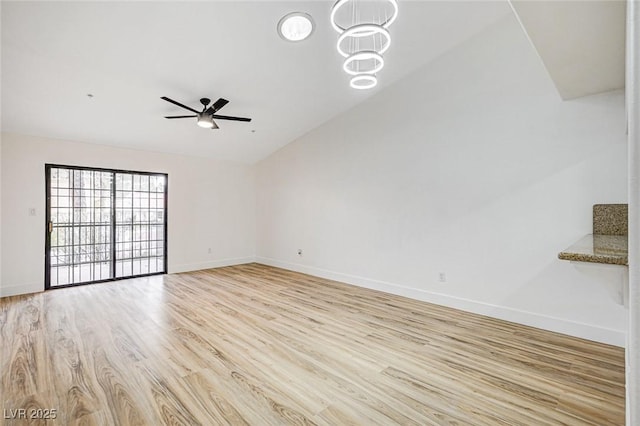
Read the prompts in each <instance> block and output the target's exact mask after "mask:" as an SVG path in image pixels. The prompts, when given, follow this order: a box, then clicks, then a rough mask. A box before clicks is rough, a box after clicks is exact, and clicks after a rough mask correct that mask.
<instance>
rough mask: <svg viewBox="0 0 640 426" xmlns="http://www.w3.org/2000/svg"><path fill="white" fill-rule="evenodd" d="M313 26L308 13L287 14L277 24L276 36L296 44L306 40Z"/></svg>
mask: <svg viewBox="0 0 640 426" xmlns="http://www.w3.org/2000/svg"><path fill="white" fill-rule="evenodd" d="M314 28H315V25H314V23H313V18H312V17H311V15H309V14H308V13H304V12H292V13H288V14H286V15H285V16H283V17H282V19H280V21H279V22H278V34H279V35H280V37H282V38H283V39H284V40H287V41H293V42H298V41H302V40H305V39H307V38H308V37H309V36H310V35H311V33H313V30H314Z"/></svg>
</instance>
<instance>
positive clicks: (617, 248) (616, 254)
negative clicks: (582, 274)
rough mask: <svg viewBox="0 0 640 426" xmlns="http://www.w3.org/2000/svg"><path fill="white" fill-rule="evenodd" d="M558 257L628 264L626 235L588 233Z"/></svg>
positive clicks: (611, 263)
mask: <svg viewBox="0 0 640 426" xmlns="http://www.w3.org/2000/svg"><path fill="white" fill-rule="evenodd" d="M558 258H559V259H562V260H572V261H575V262H591V263H607V264H610V265H628V262H629V260H628V248H627V236H626V235H587V236H586V237H584V238H582V239H581V240H580V241H578V242H577V243H575V244H573V245H572V246H571V247H569V248H567V249H566V250H564V251H562V252H560V253H559V254H558Z"/></svg>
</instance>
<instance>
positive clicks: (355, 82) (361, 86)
mask: <svg viewBox="0 0 640 426" xmlns="http://www.w3.org/2000/svg"><path fill="white" fill-rule="evenodd" d="M376 84H378V79H377V78H376V76H375V75H371V74H360V75H356V76H354V77H353V78H352V79H351V81H350V82H349V85H350V86H351V87H353V88H354V89H358V90H366V89H371V88H373V87H375V86H376Z"/></svg>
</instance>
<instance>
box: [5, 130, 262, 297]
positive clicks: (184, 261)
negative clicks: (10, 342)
mask: <svg viewBox="0 0 640 426" xmlns="http://www.w3.org/2000/svg"><path fill="white" fill-rule="evenodd" d="M45 163H55V164H64V165H78V166H89V167H104V168H114V169H127V170H137V171H151V172H163V173H168V174H169V186H168V197H169V207H168V221H169V231H168V248H169V254H168V256H169V271H170V272H180V271H188V270H196V269H203V268H208V267H215V266H222V265H228V264H236V263H244V262H249V261H252V260H253V257H254V254H255V192H254V173H253V170H252V169H251V168H250V167H249V166H241V165H235V164H229V163H221V162H216V161H212V160H206V159H199V158H193V157H183V156H177V155H170V154H160V153H150V152H143V151H133V150H127V149H120V148H113V147H108V146H100V145H92V144H84V143H77V142H66V141H60V140H54V139H44V138H37V137H31V136H24V135H15V134H4V133H3V134H2V158H1V162H0V164H1V174H2V177H1V183H2V186H1V188H2V215H1V226H2V230H3V234H2V244H1V250H2V264H3V265H4V268H2V279H1V281H0V295H2V296H7V295H10V294H20V293H27V292H33V291H41V290H43V288H44V235H45V234H44V229H45V216H44V214H45V172H44V164H45ZM31 207H35V208H36V216H29V215H28V213H29V208H31ZM209 248H211V250H212V253H211V254H209V253H208V249H209Z"/></svg>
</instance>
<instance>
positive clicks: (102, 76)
mask: <svg viewBox="0 0 640 426" xmlns="http://www.w3.org/2000/svg"><path fill="white" fill-rule="evenodd" d="M331 5H332V1H308V2H299V1H283V2H272V1H254V2H245V1H237V0H236V1H228V2H222V1H210V2H57V1H54V2H6V1H3V2H2V5H1V13H2V80H1V84H2V92H1V95H2V110H1V111H2V130H3V131H6V132H14V133H24V134H30V135H37V136H46V137H52V138H59V139H66V140H76V141H82V142H89V143H99V144H106V145H114V146H121V147H128V148H134V149H142V150H150V151H159V152H169V153H178V154H186V155H193V156H201V157H210V158H217V159H222V160H229V161H234V162H241V163H247V164H252V163H254V162H256V161H259V160H260V159H262V158H264V157H266V156H268V155H269V154H271V153H272V152H274V151H276V150H277V149H279V148H281V147H282V146H284V145H286V144H287V143H289V142H292V141H293V140H295V139H296V138H297V137H299V136H301V135H303V134H304V133H306V132H308V131H310V130H312V129H313V128H315V127H317V126H318V125H320V124H322V123H324V122H326V121H327V120H329V119H330V118H332V117H333V116H335V115H337V114H339V113H341V112H343V111H345V110H347V109H349V108H352V107H353V106H355V105H356V104H357V103H359V102H361V101H363V100H364V99H366V98H367V97H369V96H371V95H373V94H375V93H376V92H377V91H379V90H381V89H383V88H384V87H385V86H388V85H389V84H391V83H393V82H394V81H397V80H399V79H400V78H402V77H403V76H405V75H407V74H408V73H410V72H411V71H414V70H416V69H417V68H419V67H420V66H421V65H424V64H426V63H427V62H429V61H431V60H432V59H434V58H435V57H437V56H439V55H441V54H442V53H444V52H445V51H446V50H448V49H450V48H451V47H453V46H455V45H457V44H459V43H461V42H462V41H464V40H466V39H468V38H470V37H471V36H473V35H474V34H475V33H477V32H479V31H481V30H482V29H483V28H485V27H487V26H488V25H490V24H492V23H494V22H495V21H497V20H499V19H500V18H502V17H503V16H505V15H507V14H509V13H511V11H510V8H509V6H508V4H507V3H506V1H470V2H460V1H442V2H437V1H424V2H418V1H413V2H408V1H404V2H400V13H399V17H398V19H397V21H396V22H395V23H394V25H393V26H392V27H391V29H390V30H391V34H392V45H391V48H390V49H389V51H388V52H387V53H386V54H385V61H386V66H385V68H384V70H383V71H382V72H381V73H380V74H379V79H380V85H379V87H378V88H376V89H374V90H372V91H366V92H362V91H356V90H353V89H350V88H349V85H348V79H347V76H346V75H345V73H344V72H343V71H342V70H341V57H340V56H339V55H338V53H337V52H336V49H335V43H336V39H337V34H336V33H335V32H334V31H333V30H332V29H331V27H330V24H329V10H330V7H331ZM291 11H304V12H307V13H309V14H311V15H312V16H313V17H314V19H315V21H316V31H315V32H314V34H313V35H312V37H311V38H310V39H308V40H307V41H305V42H302V43H298V44H294V43H288V42H285V41H283V40H282V39H280V38H279V36H278V35H277V33H276V24H277V22H278V20H279V19H280V18H281V17H282V16H283V15H285V14H286V13H288V12H291ZM89 93H91V94H93V95H94V97H93V98H91V99H89V98H88V97H87V94H89ZM161 96H168V97H170V98H172V99H175V100H177V101H179V102H182V103H184V104H186V105H189V106H192V107H195V108H196V109H198V107H199V105H200V104H199V101H198V100H199V98H201V97H205V96H206V97H209V98H211V99H213V100H215V99H217V98H219V97H224V98H226V99H228V100H229V101H230V103H229V104H228V105H227V106H226V107H224V109H222V110H221V111H220V112H219V113H220V114H224V115H239V116H246V117H252V118H253V122H251V123H239V122H231V121H222V120H219V121H218V124H219V126H220V129H219V130H215V131H212V130H207V129H202V128H199V127H198V126H196V124H195V121H191V120H188V119H184V120H166V119H164V118H163V116H164V115H179V114H182V113H187V114H188V112H187V111H185V110H182V109H180V108H178V107H175V106H173V105H171V104H169V103H167V102H165V101H163V100H161V99H160V97H161ZM425 96H428V94H425ZM371 119H372V120H376V119H379V117H372V118H371ZM252 130H255V133H253V132H252Z"/></svg>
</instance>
